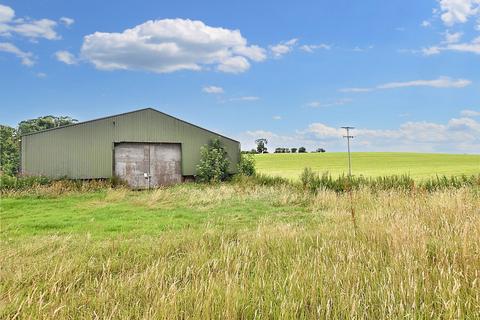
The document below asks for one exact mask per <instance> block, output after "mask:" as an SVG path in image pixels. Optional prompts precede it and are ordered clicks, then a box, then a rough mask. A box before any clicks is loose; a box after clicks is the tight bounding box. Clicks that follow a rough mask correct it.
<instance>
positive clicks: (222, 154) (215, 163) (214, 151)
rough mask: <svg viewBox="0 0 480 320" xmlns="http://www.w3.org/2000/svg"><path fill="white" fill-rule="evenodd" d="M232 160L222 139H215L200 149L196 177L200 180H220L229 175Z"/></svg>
mask: <svg viewBox="0 0 480 320" xmlns="http://www.w3.org/2000/svg"><path fill="white" fill-rule="evenodd" d="M229 165H230V160H229V159H228V155H227V152H226V151H225V149H224V148H223V147H222V145H221V143H220V140H218V139H215V140H212V141H210V143H209V144H207V145H205V146H203V147H202V148H201V149H200V163H199V164H198V165H197V176H196V178H197V179H198V181H200V182H220V181H223V180H225V179H226V178H227V177H228V166H229Z"/></svg>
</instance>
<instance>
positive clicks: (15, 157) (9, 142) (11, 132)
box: [0, 125, 20, 176]
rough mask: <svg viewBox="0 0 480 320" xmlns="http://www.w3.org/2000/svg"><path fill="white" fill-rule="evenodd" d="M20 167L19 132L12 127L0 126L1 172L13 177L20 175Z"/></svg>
mask: <svg viewBox="0 0 480 320" xmlns="http://www.w3.org/2000/svg"><path fill="white" fill-rule="evenodd" d="M19 166H20V146H19V141H18V132H17V130H15V129H14V128H12V127H9V126H4V125H0V167H1V169H0V170H1V172H2V173H4V174H7V175H10V176H13V175H15V174H17V173H18V169H19Z"/></svg>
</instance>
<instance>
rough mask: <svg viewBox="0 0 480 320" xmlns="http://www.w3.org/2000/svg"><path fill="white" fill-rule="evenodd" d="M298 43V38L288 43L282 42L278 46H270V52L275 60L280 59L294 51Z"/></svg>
mask: <svg viewBox="0 0 480 320" xmlns="http://www.w3.org/2000/svg"><path fill="white" fill-rule="evenodd" d="M297 43H298V39H296V38H294V39H290V40H288V41H282V42H280V43H278V44H276V45H273V46H270V51H271V52H272V54H273V56H274V57H275V58H280V57H282V56H283V55H285V54H287V53H289V52H290V51H292V50H293V48H294V47H295V45H296V44H297Z"/></svg>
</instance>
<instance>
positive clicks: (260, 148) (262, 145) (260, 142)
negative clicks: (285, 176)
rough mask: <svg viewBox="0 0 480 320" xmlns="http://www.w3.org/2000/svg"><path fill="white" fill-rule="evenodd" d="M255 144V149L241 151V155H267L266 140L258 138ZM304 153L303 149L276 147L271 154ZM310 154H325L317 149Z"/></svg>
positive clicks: (323, 150)
mask: <svg viewBox="0 0 480 320" xmlns="http://www.w3.org/2000/svg"><path fill="white" fill-rule="evenodd" d="M255 144H256V145H257V148H256V149H252V150H250V151H242V153H251V154H256V153H268V149H267V144H268V140H267V139H265V138H260V139H257V140H255ZM297 152H298V153H306V152H308V151H307V149H306V148H305V147H299V148H282V147H278V148H275V151H274V152H273V153H297ZM312 152H322V153H323V152H326V150H325V149H324V148H317V149H315V151H312Z"/></svg>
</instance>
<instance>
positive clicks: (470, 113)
mask: <svg viewBox="0 0 480 320" xmlns="http://www.w3.org/2000/svg"><path fill="white" fill-rule="evenodd" d="M460 115H461V116H462V117H480V111H476V110H469V109H465V110H462V112H461V113H460Z"/></svg>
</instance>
